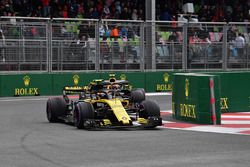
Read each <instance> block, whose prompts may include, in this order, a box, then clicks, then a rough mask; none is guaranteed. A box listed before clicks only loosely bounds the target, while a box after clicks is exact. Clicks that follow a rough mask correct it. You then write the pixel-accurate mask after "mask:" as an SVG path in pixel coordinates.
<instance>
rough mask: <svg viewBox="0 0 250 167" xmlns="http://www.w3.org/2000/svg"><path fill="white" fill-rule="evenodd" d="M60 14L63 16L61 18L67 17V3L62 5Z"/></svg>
mask: <svg viewBox="0 0 250 167" xmlns="http://www.w3.org/2000/svg"><path fill="white" fill-rule="evenodd" d="M61 16H62V17H63V18H68V17H69V14H68V5H66V4H65V5H64V6H63V9H62V11H61Z"/></svg>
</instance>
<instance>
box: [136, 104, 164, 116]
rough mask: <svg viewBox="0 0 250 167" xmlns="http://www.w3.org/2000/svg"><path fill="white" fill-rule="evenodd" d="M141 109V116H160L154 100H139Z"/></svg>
mask: <svg viewBox="0 0 250 167" xmlns="http://www.w3.org/2000/svg"><path fill="white" fill-rule="evenodd" d="M141 109H142V111H141V112H139V116H140V117H141V118H145V119H147V118H148V117H160V107H159V106H158V105H157V104H156V102H154V101H151V100H144V101H142V102H141Z"/></svg>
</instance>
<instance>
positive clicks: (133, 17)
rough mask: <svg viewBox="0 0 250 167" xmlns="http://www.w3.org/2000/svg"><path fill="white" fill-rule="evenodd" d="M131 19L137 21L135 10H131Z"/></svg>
mask: <svg viewBox="0 0 250 167" xmlns="http://www.w3.org/2000/svg"><path fill="white" fill-rule="evenodd" d="M131 19H132V20H138V14H137V10H136V9H134V10H133V13H132V16H131Z"/></svg>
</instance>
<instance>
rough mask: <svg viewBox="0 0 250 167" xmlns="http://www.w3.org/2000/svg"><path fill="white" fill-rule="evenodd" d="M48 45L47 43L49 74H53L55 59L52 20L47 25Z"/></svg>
mask: <svg viewBox="0 0 250 167" xmlns="http://www.w3.org/2000/svg"><path fill="white" fill-rule="evenodd" d="M46 31H47V32H46V41H47V42H46V43H47V49H46V54H47V71H48V72H49V73H51V72H52V65H53V59H52V44H53V42H52V35H53V34H52V20H51V19H50V20H48V22H47V24H46Z"/></svg>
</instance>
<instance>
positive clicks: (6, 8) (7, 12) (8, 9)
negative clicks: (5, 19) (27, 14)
mask: <svg viewBox="0 0 250 167" xmlns="http://www.w3.org/2000/svg"><path fill="white" fill-rule="evenodd" d="M0 10H1V11H2V12H1V13H2V16H13V14H14V10H13V7H12V3H10V1H5V3H4V2H3V3H2V4H1V7H0Z"/></svg>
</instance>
